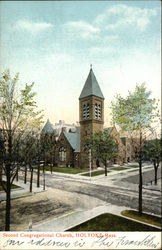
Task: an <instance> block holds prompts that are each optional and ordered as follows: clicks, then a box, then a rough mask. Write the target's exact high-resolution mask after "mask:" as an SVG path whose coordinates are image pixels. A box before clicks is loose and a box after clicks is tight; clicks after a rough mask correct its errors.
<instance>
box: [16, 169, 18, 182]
mask: <svg viewBox="0 0 162 250" xmlns="http://www.w3.org/2000/svg"><path fill="white" fill-rule="evenodd" d="M16 181H19V167H18V166H17V169H16Z"/></svg>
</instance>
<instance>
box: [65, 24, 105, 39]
mask: <svg viewBox="0 0 162 250" xmlns="http://www.w3.org/2000/svg"><path fill="white" fill-rule="evenodd" d="M64 27H65V28H66V29H67V31H69V32H72V33H73V34H75V35H79V36H81V37H82V38H84V39H86V38H90V37H92V36H95V35H97V34H98V33H99V32H100V30H99V28H97V27H95V26H93V25H91V24H89V23H87V22H84V21H81V20H80V21H70V22H67V23H65V24H64ZM77 32H78V33H77Z"/></svg>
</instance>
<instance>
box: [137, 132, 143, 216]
mask: <svg viewBox="0 0 162 250" xmlns="http://www.w3.org/2000/svg"><path fill="white" fill-rule="evenodd" d="M138 202H139V204H138V205H139V208H138V212H139V214H142V132H140V151H139V201H138Z"/></svg>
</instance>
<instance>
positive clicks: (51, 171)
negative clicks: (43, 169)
mask: <svg viewBox="0 0 162 250" xmlns="http://www.w3.org/2000/svg"><path fill="white" fill-rule="evenodd" d="M52 170H53V166H52V165H51V174H52Z"/></svg>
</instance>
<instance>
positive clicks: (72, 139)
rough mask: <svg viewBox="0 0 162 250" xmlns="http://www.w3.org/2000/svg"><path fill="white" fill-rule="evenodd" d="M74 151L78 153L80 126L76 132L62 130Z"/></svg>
mask: <svg viewBox="0 0 162 250" xmlns="http://www.w3.org/2000/svg"><path fill="white" fill-rule="evenodd" d="M63 133H64V136H65V137H66V139H67V141H68V142H69V144H70V146H71V147H72V148H73V150H74V152H76V153H80V128H77V129H76V132H75V133H74V132H63Z"/></svg>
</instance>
